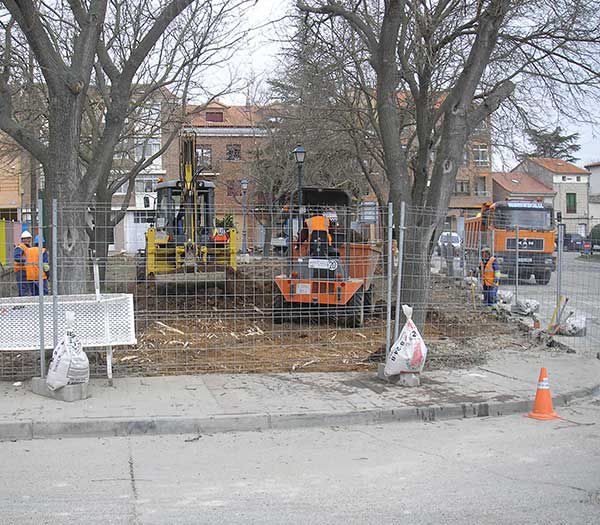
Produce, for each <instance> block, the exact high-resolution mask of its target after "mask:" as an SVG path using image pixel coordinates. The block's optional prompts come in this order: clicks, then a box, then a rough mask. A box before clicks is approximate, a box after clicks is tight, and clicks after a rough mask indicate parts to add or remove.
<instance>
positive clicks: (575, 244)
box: [563, 233, 584, 252]
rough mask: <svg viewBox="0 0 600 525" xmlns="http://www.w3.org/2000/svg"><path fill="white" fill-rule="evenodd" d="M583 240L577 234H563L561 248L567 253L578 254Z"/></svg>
mask: <svg viewBox="0 0 600 525" xmlns="http://www.w3.org/2000/svg"><path fill="white" fill-rule="evenodd" d="M583 241H584V238H583V236H582V235H579V234H578V233H565V237H564V241H563V248H564V249H565V250H566V251H568V252H580V251H581V248H582V245H583Z"/></svg>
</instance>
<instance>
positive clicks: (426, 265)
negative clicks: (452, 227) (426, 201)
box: [400, 209, 435, 332]
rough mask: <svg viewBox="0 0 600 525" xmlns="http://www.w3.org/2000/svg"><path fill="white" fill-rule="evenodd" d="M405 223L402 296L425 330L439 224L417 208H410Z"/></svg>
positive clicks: (415, 318) (419, 326)
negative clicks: (433, 238)
mask: <svg viewBox="0 0 600 525" xmlns="http://www.w3.org/2000/svg"><path fill="white" fill-rule="evenodd" d="M405 227H406V229H405V233H404V252H403V260H402V292H401V296H400V297H401V300H402V303H403V304H408V305H410V306H412V307H413V321H414V322H415V324H416V325H417V327H418V328H419V330H420V331H421V332H423V328H424V326H425V319H426V315H427V309H428V306H429V300H430V279H431V270H430V261H431V250H430V241H431V236H432V235H433V231H434V229H435V224H434V223H433V221H432V217H430V216H429V215H428V214H427V213H424V212H423V211H421V210H420V209H417V210H407V212H406V219H405ZM404 321H405V320H404V319H403V320H402V323H401V324H403V322H404Z"/></svg>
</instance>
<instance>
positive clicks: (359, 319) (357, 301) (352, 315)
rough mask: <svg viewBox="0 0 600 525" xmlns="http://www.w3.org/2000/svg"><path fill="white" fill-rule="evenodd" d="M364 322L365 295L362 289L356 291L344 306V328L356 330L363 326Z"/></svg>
mask: <svg viewBox="0 0 600 525" xmlns="http://www.w3.org/2000/svg"><path fill="white" fill-rule="evenodd" d="M364 320H365V295H364V292H363V289H362V287H361V288H359V289H358V290H356V293H355V294H354V295H353V296H352V297H351V299H350V300H349V301H348V303H347V304H346V326H348V327H352V328H358V327H359V326H362V325H363V322H364Z"/></svg>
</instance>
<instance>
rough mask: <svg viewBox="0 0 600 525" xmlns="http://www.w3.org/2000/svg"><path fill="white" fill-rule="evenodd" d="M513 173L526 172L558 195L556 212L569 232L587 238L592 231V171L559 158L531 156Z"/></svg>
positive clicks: (556, 196) (555, 206) (555, 201)
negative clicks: (590, 229) (590, 219)
mask: <svg viewBox="0 0 600 525" xmlns="http://www.w3.org/2000/svg"><path fill="white" fill-rule="evenodd" d="M512 171H513V172H524V173H527V174H528V175H530V176H532V177H533V178H535V179H536V180H538V181H539V182H541V183H542V184H544V185H545V186H548V187H552V189H553V190H554V192H555V193H556V195H555V197H554V202H553V204H554V209H555V211H557V212H560V213H561V214H562V218H563V221H564V223H565V224H566V231H567V233H579V234H580V235H583V236H585V235H587V233H588V231H589V188H590V172H589V171H587V170H585V169H583V168H580V167H578V166H575V165H574V164H571V163H570V162H566V161H564V160H560V159H548V158H539V157H530V158H527V159H524V160H523V161H521V162H520V163H519V164H518V165H517V166H516V167H515V168H514V169H513V170H512Z"/></svg>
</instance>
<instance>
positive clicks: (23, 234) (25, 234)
mask: <svg viewBox="0 0 600 525" xmlns="http://www.w3.org/2000/svg"><path fill="white" fill-rule="evenodd" d="M21 239H31V233H29V232H28V231H27V230H25V231H24V232H23V233H22V234H21Z"/></svg>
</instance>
